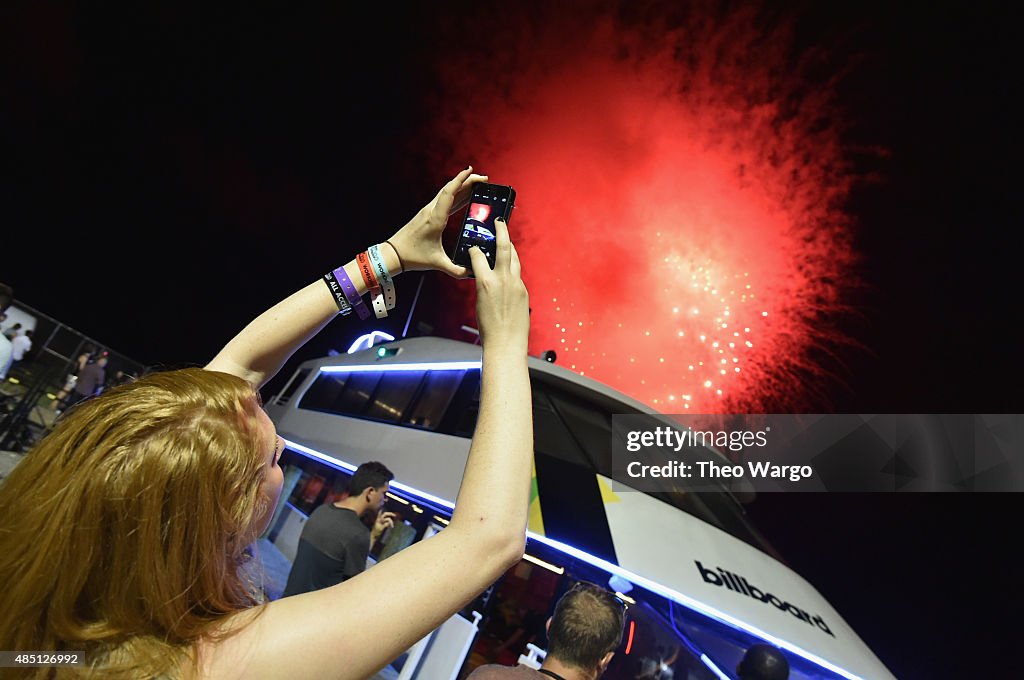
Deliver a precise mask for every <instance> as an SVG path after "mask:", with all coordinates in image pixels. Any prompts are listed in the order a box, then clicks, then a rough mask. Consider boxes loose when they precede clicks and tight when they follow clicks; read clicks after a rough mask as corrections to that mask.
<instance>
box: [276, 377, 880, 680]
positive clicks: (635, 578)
mask: <svg viewBox="0 0 1024 680" xmlns="http://www.w3.org/2000/svg"><path fill="white" fill-rule="evenodd" d="M461 363H473V362H461ZM438 365H440V364H404V366H405V367H406V370H413V369H411V368H408V367H410V366H422V367H427V370H437V369H433V368H432V367H434V366H438ZM391 366H395V368H392V369H391V370H401V368H400V367H399V365H396V364H391ZM479 367H480V362H476V365H475V368H479ZM338 368H342V367H338ZM346 368H348V367H346ZM357 368H361V367H357ZM369 368H373V369H377V370H379V369H380V368H382V367H369ZM320 370H321V371H324V372H326V371H327V369H326V368H322V369H320ZM417 370H424V369H422V368H420V369H417ZM441 370H444V369H441ZM451 370H455V369H451ZM337 372H340V371H337ZM282 439H284V438H283V437H282ZM284 442H285V444H287V446H288V448H290V449H292V450H294V451H297V452H299V453H302V454H304V455H306V456H308V457H310V458H315V459H317V460H319V461H321V462H323V463H326V464H327V465H329V466H331V467H334V468H336V469H341V470H347V471H350V472H352V471H355V466H353V465H351V464H349V463H345V462H342V461H340V460H338V459H337V458H334V457H333V456H328V455H326V454H324V453H321V452H320V451H317V450H316V449H311V448H309V447H308V446H303V445H301V444H297V443H295V442H292V441H289V440H287V439H284ZM391 488H393V489H394V488H397V489H400V490H402V491H405V492H406V493H408V494H411V495H414V496H417V497H419V498H423V499H425V500H429V501H431V502H432V503H436V504H437V505H440V506H443V507H445V508H448V509H449V510H452V509H454V508H455V504H454V503H452V502H451V501H448V500H445V499H443V498H439V497H437V496H434V495H433V494H429V493H427V492H425V491H420V490H419V489H416V488H413V487H411V486H408V485H405V484H401V483H399V482H395V481H393V482H391ZM526 536H527V537H528V538H530V539H533V540H535V541H537V542H539V543H543V544H545V545H547V546H550V547H552V548H554V549H555V550H557V551H559V552H562V553H565V554H566V555H569V556H570V557H575V558H576V559H578V560H581V561H583V562H586V563H587V564H590V565H592V566H595V567H597V568H598V569H603V570H604V571H606V572H608V573H610V574H616V575H618V576H621V577H622V578H624V579H626V580H627V581H630V582H632V583H635V584H636V585H638V586H641V587H642V588H645V589H646V590H649V591H650V592H652V593H655V594H657V595H661V596H662V597H664V598H666V599H669V600H674V601H675V602H678V603H679V604H681V605H683V606H684V607H688V608H690V609H693V610H695V611H698V612H700V613H701V614H704V615H705V616H708V617H710V618H712V619H715V620H716V621H719V622H721V623H724V624H726V625H728V626H732V627H733V628H736V629H739V630H742V631H744V632H747V633H750V634H751V635H755V636H757V637H759V638H761V639H763V640H766V641H768V642H770V643H772V644H773V645H775V646H776V647H779V648H781V649H786V650H789V651H790V652H793V653H794V654H797V655H799V656H801V657H803V658H804V659H806V660H808V661H810V662H811V663H813V664H815V665H817V666H821V667H822V668H825V669H828V670H830V671H832V672H833V673H837V674H839V675H841V676H843V677H844V678H849V680H863V679H862V678H861V677H860V676H859V675H854V674H853V673H850V672H849V671H846V670H843V669H842V668H840V667H839V666H836V665H835V664H833V663H830V662H828V661H826V660H825V659H822V658H821V657H819V656H817V655H815V654H812V653H810V652H808V651H805V650H804V649H802V648H800V647H797V646H796V645H794V644H792V643H791V642H787V641H785V640H783V639H782V638H778V637H776V636H774V635H771V634H770V633H767V632H765V631H763V630H761V629H760V628H758V627H756V626H753V625H751V624H749V623H747V622H746V621H742V620H740V619H737V618H735V617H733V616H730V615H728V614H726V613H724V612H720V611H718V610H717V609H715V608H714V607H711V606H710V605H707V604H704V603H703V602H701V601H699V600H695V599H693V598H692V597H688V596H686V595H683V594H682V593H680V592H677V591H675V590H672V589H671V588H666V587H665V586H663V585H661V584H660V583H656V582H654V581H652V580H650V579H648V578H645V577H643V576H640V575H639V574H634V573H633V572H631V571H628V570H626V569H623V568H622V567H620V566H618V565H617V564H612V563H611V562H608V561H607V560H603V559H601V558H600V557H595V556H594V555H591V554H590V553H587V552H584V551H582V550H580V549H579V548H574V547H573V546H571V545H568V544H567V543H562V542H561V541H556V540H554V539H551V538H548V537H547V536H541V535H540V534H535V533H533V532H532V531H527V532H526Z"/></svg>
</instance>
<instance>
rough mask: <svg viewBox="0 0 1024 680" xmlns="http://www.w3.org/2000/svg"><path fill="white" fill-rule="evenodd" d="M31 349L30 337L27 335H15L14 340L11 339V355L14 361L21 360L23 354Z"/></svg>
mask: <svg viewBox="0 0 1024 680" xmlns="http://www.w3.org/2000/svg"><path fill="white" fill-rule="evenodd" d="M30 349H32V338H30V337H28V336H27V335H18V336H15V338H14V340H12V341H11V357H12V358H13V359H14V360H15V361H21V360H22V358H23V357H24V356H25V352H27V351H29V350H30Z"/></svg>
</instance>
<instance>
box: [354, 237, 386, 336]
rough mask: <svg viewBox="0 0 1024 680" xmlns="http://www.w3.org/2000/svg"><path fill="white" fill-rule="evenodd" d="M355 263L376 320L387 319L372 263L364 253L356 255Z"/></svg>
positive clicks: (382, 294) (382, 295)
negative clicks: (368, 294)
mask: <svg viewBox="0 0 1024 680" xmlns="http://www.w3.org/2000/svg"><path fill="white" fill-rule="evenodd" d="M356 263H357V264H358V265H359V273H360V274H362V275H363V283H365V284H366V287H367V288H368V289H369V293H370V302H371V303H372V304H373V313H374V314H376V315H377V318H378V319H383V318H385V317H387V315H388V307H387V305H386V304H385V303H384V293H382V292H381V289H380V283H379V282H378V281H377V275H376V274H375V273H374V267H373V263H372V262H370V256H369V255H367V253H366V251H363V252H361V253H359V254H358V255H356Z"/></svg>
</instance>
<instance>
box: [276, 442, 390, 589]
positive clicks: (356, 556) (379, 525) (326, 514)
mask: <svg viewBox="0 0 1024 680" xmlns="http://www.w3.org/2000/svg"><path fill="white" fill-rule="evenodd" d="M394 478H395V476H394V475H393V474H392V473H391V471H390V470H388V469H387V468H386V467H384V465H382V464H381V463H377V462H370V463H363V464H362V465H360V466H359V467H358V468H357V469H356V471H355V474H353V475H352V479H351V480H350V481H349V492H348V495H347V496H345V497H344V498H343V499H342V500H340V501H337V502H335V503H327V504H325V505H321V506H320V507H319V508H317V509H316V510H314V511H313V514H311V515H310V516H309V519H308V520H306V524H305V525H304V526H303V527H302V535H301V536H300V537H299V546H298V549H297V550H296V552H295V561H294V562H293V563H292V570H291V572H290V573H289V574H288V583H287V585H286V586H285V588H284V594H283V595H282V597H288V596H289V595H298V594H299V593H307V592H310V591H313V590H320V589H321V588H327V587H329V586H333V585H337V584H338V583H341V582H342V581H344V580H346V579H349V578H352V577H353V576H355V575H356V574H359V573H360V572H362V571H363V570H364V569H365V568H366V557H367V555H369V553H370V546H371V545H373V542H374V541H376V540H377V538H379V537H380V535H381V534H382V533H384V531H385V530H386V529H388V528H389V527H391V526H394V521H395V520H394V518H395V513H393V512H381V508H383V507H384V502H385V501H386V500H387V496H386V494H387V490H388V484H389V483H390V482H391V480H392V479H394ZM368 525H369V526H372V527H373V530H372V531H371V530H370V529H369V528H368Z"/></svg>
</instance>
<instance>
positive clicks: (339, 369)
mask: <svg viewBox="0 0 1024 680" xmlns="http://www.w3.org/2000/svg"><path fill="white" fill-rule="evenodd" d="M474 368H476V369H479V368H480V362H479V361H439V362H435V363H418V364H359V365H358V366H322V367H320V372H321V373H369V372H377V371H467V370H471V369H474Z"/></svg>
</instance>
